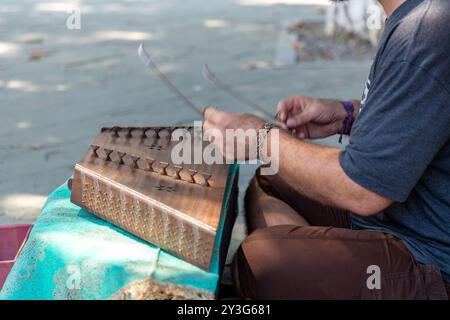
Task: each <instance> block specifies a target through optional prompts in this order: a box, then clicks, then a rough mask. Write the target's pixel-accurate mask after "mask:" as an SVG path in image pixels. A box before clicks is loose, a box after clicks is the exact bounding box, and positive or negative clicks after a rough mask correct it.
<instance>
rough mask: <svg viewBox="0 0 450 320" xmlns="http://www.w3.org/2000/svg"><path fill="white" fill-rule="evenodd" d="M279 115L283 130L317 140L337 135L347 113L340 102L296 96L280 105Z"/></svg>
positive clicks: (278, 108)
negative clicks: (293, 131) (292, 131)
mask: <svg viewBox="0 0 450 320" xmlns="http://www.w3.org/2000/svg"><path fill="white" fill-rule="evenodd" d="M277 115H278V125H279V126H280V127H282V128H283V129H286V130H289V131H291V130H294V129H295V130H296V134H297V136H298V137H299V138H302V139H304V138H306V139H316V138H325V137H328V136H331V135H333V134H337V133H338V132H339V130H340V129H341V128H342V124H343V121H344V119H345V117H346V116H347V113H346V111H345V109H344V108H343V106H342V104H341V103H340V102H339V101H338V100H327V99H315V98H311V97H306V96H295V97H290V98H287V99H284V100H281V101H280V102H279V103H278V106H277Z"/></svg>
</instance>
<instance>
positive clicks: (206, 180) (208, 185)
mask: <svg viewBox="0 0 450 320" xmlns="http://www.w3.org/2000/svg"><path fill="white" fill-rule="evenodd" d="M202 176H203V179H205V182H204V185H205V186H207V187H210V186H211V185H210V183H209V180H210V179H211V177H212V175H211V174H209V173H206V172H202Z"/></svg>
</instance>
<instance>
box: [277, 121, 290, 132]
mask: <svg viewBox="0 0 450 320" xmlns="http://www.w3.org/2000/svg"><path fill="white" fill-rule="evenodd" d="M276 125H277V126H279V127H280V128H281V129H284V130H288V127H287V125H286V123H284V122H281V121H277V122H276Z"/></svg>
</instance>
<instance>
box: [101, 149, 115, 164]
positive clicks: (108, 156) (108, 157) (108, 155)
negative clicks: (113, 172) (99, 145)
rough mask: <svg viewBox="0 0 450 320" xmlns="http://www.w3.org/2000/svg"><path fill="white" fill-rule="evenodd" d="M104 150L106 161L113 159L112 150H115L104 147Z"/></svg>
mask: <svg viewBox="0 0 450 320" xmlns="http://www.w3.org/2000/svg"><path fill="white" fill-rule="evenodd" d="M103 151H104V152H105V159H104V160H105V161H111V157H110V155H111V152H113V151H112V150H111V149H107V148H103Z"/></svg>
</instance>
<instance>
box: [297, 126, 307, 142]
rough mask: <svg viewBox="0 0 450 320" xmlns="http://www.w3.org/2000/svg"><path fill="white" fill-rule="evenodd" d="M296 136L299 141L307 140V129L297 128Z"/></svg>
mask: <svg viewBox="0 0 450 320" xmlns="http://www.w3.org/2000/svg"><path fill="white" fill-rule="evenodd" d="M296 134H297V137H299V138H300V139H308V138H309V132H308V128H307V127H306V126H302V127H300V128H297V130H296Z"/></svg>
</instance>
